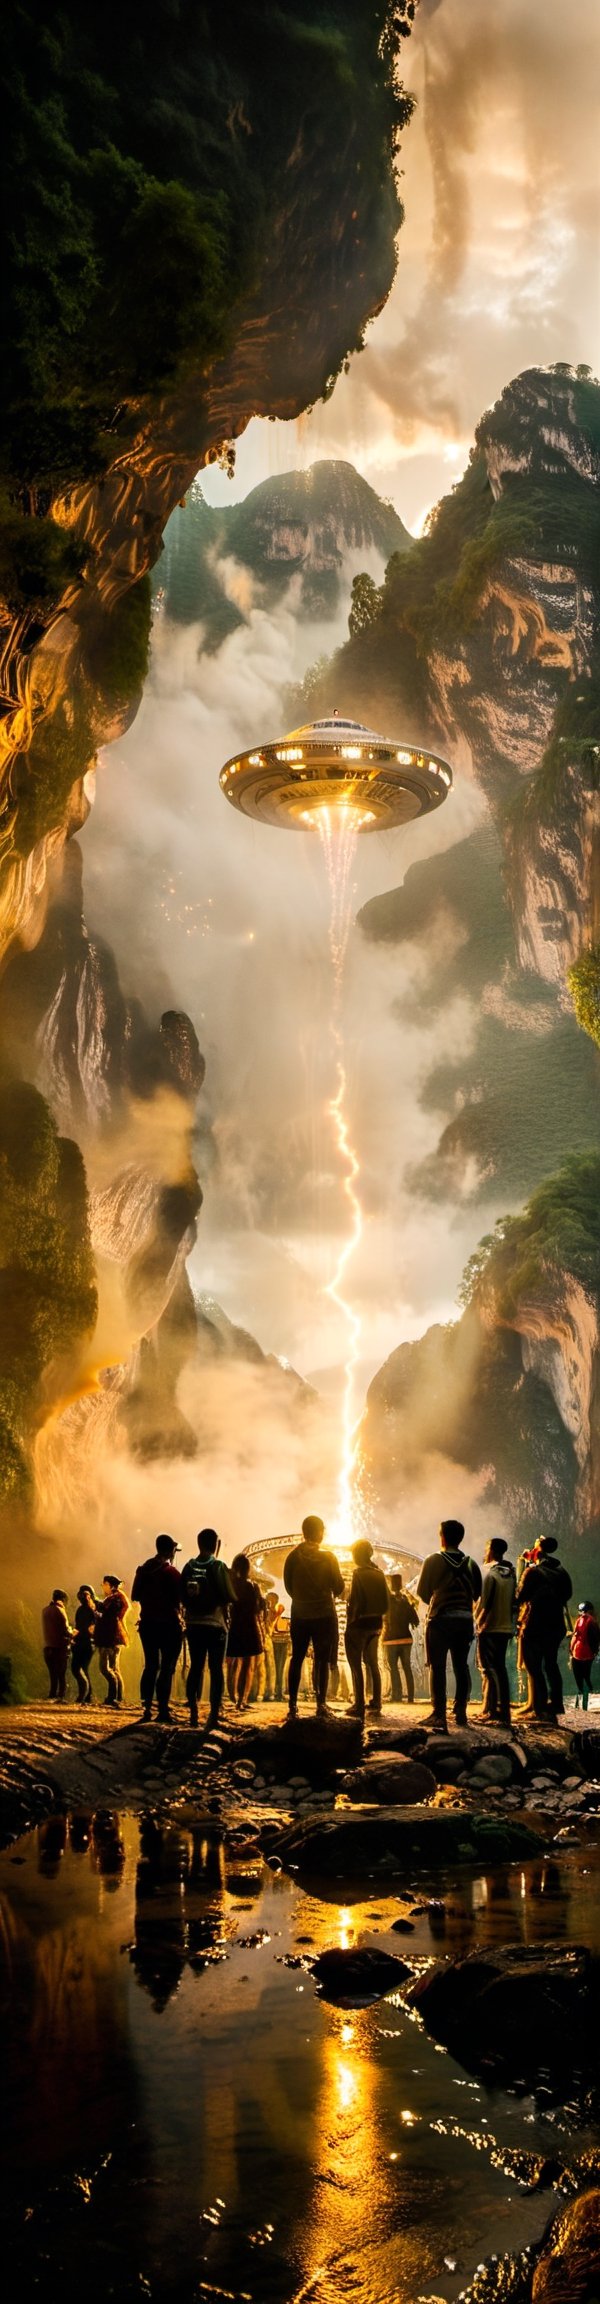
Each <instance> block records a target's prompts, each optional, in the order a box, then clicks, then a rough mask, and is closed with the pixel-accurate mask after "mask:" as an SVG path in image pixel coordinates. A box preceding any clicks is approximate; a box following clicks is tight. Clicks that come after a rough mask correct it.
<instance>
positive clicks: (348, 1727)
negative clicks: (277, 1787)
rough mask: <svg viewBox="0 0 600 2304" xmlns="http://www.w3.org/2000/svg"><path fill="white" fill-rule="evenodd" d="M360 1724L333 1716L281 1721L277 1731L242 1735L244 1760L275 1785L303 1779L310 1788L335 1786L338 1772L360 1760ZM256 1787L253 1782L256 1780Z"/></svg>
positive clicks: (361, 1737) (361, 1743) (267, 1729)
mask: <svg viewBox="0 0 600 2304" xmlns="http://www.w3.org/2000/svg"><path fill="white" fill-rule="evenodd" d="M362 1751H363V1734H362V1728H361V1723H360V1720H351V1719H347V1718H346V1719H338V1717H337V1715H335V1714H332V1715H331V1717H330V1718H328V1719H326V1720H317V1719H316V1717H315V1715H314V1713H313V1714H312V1715H311V1716H310V1717H309V1718H308V1719H306V1720H305V1719H299V1720H284V1721H283V1722H282V1725H281V1727H280V1728H259V1729H257V1730H256V1731H255V1730H252V1729H251V1730H250V1732H249V1734H248V1733H247V1732H246V1733H245V1738H244V1757H246V1756H248V1757H250V1758H255V1759H256V1760H257V1761H258V1764H259V1766H260V1769H261V1771H262V1772H263V1773H264V1775H265V1776H266V1777H267V1779H268V1777H269V1774H272V1775H273V1776H274V1777H276V1779H277V1782H278V1784H281V1783H282V1781H284V1780H286V1779H287V1780H288V1781H289V1779H290V1777H291V1776H300V1775H303V1776H305V1777H306V1778H307V1781H308V1783H309V1784H310V1785H313V1786H318V1785H326V1784H331V1783H333V1782H334V1780H335V1777H336V1772H337V1770H338V1769H340V1768H342V1769H346V1768H353V1767H356V1766H357V1765H358V1763H359V1761H360V1760H361V1758H362ZM255 1783H256V1778H255Z"/></svg>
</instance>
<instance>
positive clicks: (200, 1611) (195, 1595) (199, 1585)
mask: <svg viewBox="0 0 600 2304" xmlns="http://www.w3.org/2000/svg"><path fill="white" fill-rule="evenodd" d="M216 1570H217V1562H216V1560H214V1559H213V1558H212V1555H211V1557H210V1558H209V1559H208V1560H190V1561H189V1563H188V1566H187V1568H185V1569H184V1571H183V1605H184V1608H185V1617H186V1623H187V1624H202V1623H204V1620H205V1618H206V1617H207V1616H214V1612H215V1608H220V1607H221V1605H222V1600H221V1586H220V1580H219V1575H218V1571H217V1573H215V1571H216Z"/></svg>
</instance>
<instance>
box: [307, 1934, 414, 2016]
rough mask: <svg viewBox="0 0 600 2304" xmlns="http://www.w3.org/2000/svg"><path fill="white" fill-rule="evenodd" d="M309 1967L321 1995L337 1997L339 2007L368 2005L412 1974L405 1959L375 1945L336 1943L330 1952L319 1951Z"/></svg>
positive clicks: (395, 1987)
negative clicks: (341, 1944)
mask: <svg viewBox="0 0 600 2304" xmlns="http://www.w3.org/2000/svg"><path fill="white" fill-rule="evenodd" d="M311 1969H312V1974H313V1976H314V1977H315V1978H316V1982H317V1985H318V1989H319V1992H320V1994H321V1997H322V1999H323V2000H334V2001H336V2002H337V2005H338V2007H339V2008H370V2007H371V2005H372V2003H373V2001H374V2000H382V1999H383V1997H384V1994H385V1993H386V1992H397V1990H398V1987H399V1985H400V1984H405V1983H406V1982H407V1979H408V1978H409V1977H410V1976H411V1975H412V1969H411V1968H409V1967H408V1965H407V1962H406V1960H396V1959H395V1958H394V1956H393V1953H391V1952H380V1951H379V1950H378V1948H377V1946H376V1945H373V1946H371V1945H365V1947H364V1949H361V1948H360V1947H358V1948H355V1947H353V1946H350V1948H349V1949H348V1950H347V1951H344V1950H343V1949H342V1947H341V1946H340V1945H335V1946H334V1947H333V1948H332V1950H331V1951H330V1952H320V1953H319V1956H318V1959H317V1960H312V1961H311Z"/></svg>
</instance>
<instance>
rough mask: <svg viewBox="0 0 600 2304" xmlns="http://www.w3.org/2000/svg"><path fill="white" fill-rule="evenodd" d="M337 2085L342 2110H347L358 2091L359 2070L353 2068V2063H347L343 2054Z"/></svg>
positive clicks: (338, 2067) (339, 2064) (337, 2074)
mask: <svg viewBox="0 0 600 2304" xmlns="http://www.w3.org/2000/svg"><path fill="white" fill-rule="evenodd" d="M336 2085H337V2093H338V2103H339V2106H340V2111H342V2112H347V2111H348V2107H349V2105H350V2104H352V2102H353V2099H354V2097H355V2096H356V2095H357V2093H358V2087H359V2079H358V2072H356V2071H354V2070H353V2067H352V2065H351V2064H345V2063H344V2062H343V2059H342V2057H341V2056H340V2059H339V2063H338V2066H337V2071H336Z"/></svg>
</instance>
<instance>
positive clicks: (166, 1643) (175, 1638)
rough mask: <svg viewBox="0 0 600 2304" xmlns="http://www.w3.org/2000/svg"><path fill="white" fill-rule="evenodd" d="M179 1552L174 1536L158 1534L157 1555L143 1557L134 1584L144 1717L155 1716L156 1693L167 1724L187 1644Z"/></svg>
mask: <svg viewBox="0 0 600 2304" xmlns="http://www.w3.org/2000/svg"><path fill="white" fill-rule="evenodd" d="M178 1551H179V1545H178V1544H176V1542H175V1538H174V1536H157V1538H156V1545H155V1550H154V1554H151V1556H150V1559H149V1560H142V1562H141V1564H140V1567H139V1568H136V1571H135V1576H134V1579H133V1584H132V1587H131V1598H132V1600H138V1601H139V1607H140V1620H139V1625H138V1630H139V1635H140V1640H141V1643H142V1648H143V1651H144V1669H143V1672H142V1677H141V1680H140V1696H141V1700H142V1704H143V1707H144V1709H143V1713H142V1718H143V1719H144V1720H151V1719H152V1704H153V1699H154V1692H155V1690H156V1696H157V1700H158V1718H159V1720H161V1721H163V1722H164V1723H165V1724H168V1723H169V1722H170V1721H172V1718H173V1714H172V1712H170V1710H169V1699H170V1695H171V1689H172V1686H173V1674H174V1671H175V1665H176V1663H177V1658H178V1656H180V1654H181V1648H182V1643H183V1625H182V1621H181V1576H180V1574H179V1569H178V1568H176V1567H175V1553H176V1552H178Z"/></svg>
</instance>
